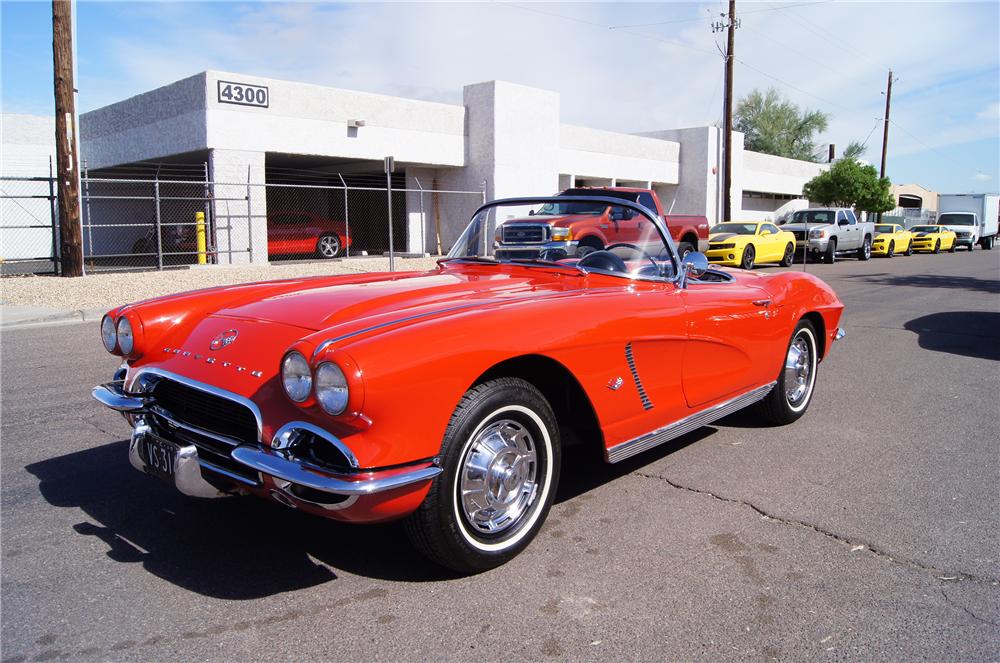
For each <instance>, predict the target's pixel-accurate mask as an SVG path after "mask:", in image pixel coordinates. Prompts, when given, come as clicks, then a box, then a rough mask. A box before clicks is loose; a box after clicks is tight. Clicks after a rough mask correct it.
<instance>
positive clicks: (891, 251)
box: [885, 241, 896, 258]
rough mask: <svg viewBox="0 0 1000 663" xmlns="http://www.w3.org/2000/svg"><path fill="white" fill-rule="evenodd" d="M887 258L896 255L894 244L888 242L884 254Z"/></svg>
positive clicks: (893, 242)
mask: <svg viewBox="0 0 1000 663" xmlns="http://www.w3.org/2000/svg"><path fill="white" fill-rule="evenodd" d="M885 255H886V257H887V258H891V257H893V256H894V255H896V242H895V241H892V242H889V250H888V251H886V252H885Z"/></svg>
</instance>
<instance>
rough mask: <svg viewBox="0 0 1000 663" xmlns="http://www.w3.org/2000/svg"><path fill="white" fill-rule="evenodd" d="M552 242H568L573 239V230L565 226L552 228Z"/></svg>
mask: <svg viewBox="0 0 1000 663" xmlns="http://www.w3.org/2000/svg"><path fill="white" fill-rule="evenodd" d="M551 237H552V241H553V242H569V241H571V240H572V239H573V229H572V228H569V227H565V226H552V232H551Z"/></svg>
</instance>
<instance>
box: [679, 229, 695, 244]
mask: <svg viewBox="0 0 1000 663" xmlns="http://www.w3.org/2000/svg"><path fill="white" fill-rule="evenodd" d="M681 241H682V242H687V243H688V244H690V245H691V246H694V247H697V246H698V236H697V235H695V234H694V233H690V232H689V233H686V234H685V235H684V236H683V237H681Z"/></svg>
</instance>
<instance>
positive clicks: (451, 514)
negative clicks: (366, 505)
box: [405, 378, 560, 573]
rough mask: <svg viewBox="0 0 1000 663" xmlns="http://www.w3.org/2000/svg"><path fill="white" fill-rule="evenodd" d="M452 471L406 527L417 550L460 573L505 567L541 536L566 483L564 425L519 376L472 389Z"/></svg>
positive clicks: (454, 433) (458, 414)
mask: <svg viewBox="0 0 1000 663" xmlns="http://www.w3.org/2000/svg"><path fill="white" fill-rule="evenodd" d="M440 457H441V465H442V467H443V469H444V471H443V472H442V473H441V475H440V476H439V477H438V478H437V479H436V480H435V481H434V483H433V484H432V485H431V488H430V491H429V492H428V493H427V497H426V498H425V499H424V501H423V504H421V505H420V508H418V509H417V511H416V512H414V513H413V514H412V515H411V516H410V517H409V518H408V519H407V520H406V521H405V524H406V531H407V534H408V535H409V537H410V539H411V540H412V541H413V544H414V545H415V546H416V547H417V549H419V550H420V551H421V552H422V553H423V554H424V555H426V556H427V557H429V558H430V559H432V560H433V561H435V562H437V563H439V564H441V565H442V566H446V567H448V568H450V569H453V570H455V571H458V572H460V573H479V572H481V571H485V570H487V569H491V568H493V567H496V566H499V565H501V564H503V563H504V562H506V561H508V560H510V559H511V558H513V557H514V556H515V555H517V554H518V553H519V552H521V551H522V550H524V548H525V547H527V545H528V544H529V543H530V542H531V540H532V539H533V538H534V537H535V535H536V534H538V531H539V530H540V529H541V526H542V523H543V522H544V521H545V517H546V516H547V515H548V512H549V508H550V507H551V506H552V499H553V496H554V495H555V491H556V486H557V485H558V483H559V462H560V450H559V427H558V425H557V424H556V419H555V415H554V414H553V412H552V408H551V407H550V406H549V404H548V402H547V401H546V400H545V397H544V396H542V394H541V392H539V391H538V389H536V388H535V386H534V385H532V384H531V383H529V382H526V381H525V380H521V379H519V378H497V379H495V380H490V381H489V382H485V383H483V384H479V385H476V386H475V387H473V388H471V389H469V391H467V392H466V393H465V395H464V396H463V397H462V400H461V401H460V402H459V404H458V407H456V408H455V412H454V414H452V417H451V421H450V422H449V423H448V428H447V430H446V431H445V435H444V442H443V443H442V445H441V454H440Z"/></svg>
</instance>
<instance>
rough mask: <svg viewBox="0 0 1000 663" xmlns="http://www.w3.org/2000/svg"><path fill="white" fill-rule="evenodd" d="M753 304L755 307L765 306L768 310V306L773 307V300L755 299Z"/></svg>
mask: <svg viewBox="0 0 1000 663" xmlns="http://www.w3.org/2000/svg"><path fill="white" fill-rule="evenodd" d="M751 303H752V304H753V305H754V306H763V307H764V308H767V307H768V306H770V305H771V300H770V299H755V300H753V302H751Z"/></svg>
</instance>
